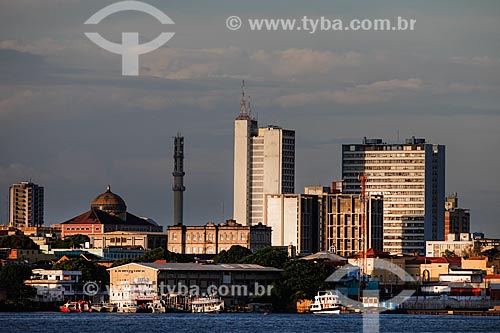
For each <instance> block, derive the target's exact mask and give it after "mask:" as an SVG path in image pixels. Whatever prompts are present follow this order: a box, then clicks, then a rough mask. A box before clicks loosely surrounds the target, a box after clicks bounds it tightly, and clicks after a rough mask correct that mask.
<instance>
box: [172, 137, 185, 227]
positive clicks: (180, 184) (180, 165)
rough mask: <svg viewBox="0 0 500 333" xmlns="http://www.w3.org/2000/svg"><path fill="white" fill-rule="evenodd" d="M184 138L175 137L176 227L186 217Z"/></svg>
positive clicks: (173, 188)
mask: <svg viewBox="0 0 500 333" xmlns="http://www.w3.org/2000/svg"><path fill="white" fill-rule="evenodd" d="M185 174H186V173H185V172H184V137H183V136H181V134H180V133H177V136H176V137H174V172H172V175H173V176H174V186H172V190H173V191H174V225H182V224H183V215H184V211H183V210H184V207H183V206H184V198H183V196H184V191H185V190H186V188H185V187H184V175H185Z"/></svg>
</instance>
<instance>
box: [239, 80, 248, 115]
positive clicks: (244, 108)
mask: <svg viewBox="0 0 500 333" xmlns="http://www.w3.org/2000/svg"><path fill="white" fill-rule="evenodd" d="M240 114H241V115H246V114H248V112H247V106H246V102H245V80H242V81H241V106H240Z"/></svg>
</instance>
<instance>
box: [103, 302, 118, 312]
mask: <svg viewBox="0 0 500 333" xmlns="http://www.w3.org/2000/svg"><path fill="white" fill-rule="evenodd" d="M102 308H103V312H116V310H117V309H118V306H117V305H116V304H113V303H104V304H103V305H102Z"/></svg>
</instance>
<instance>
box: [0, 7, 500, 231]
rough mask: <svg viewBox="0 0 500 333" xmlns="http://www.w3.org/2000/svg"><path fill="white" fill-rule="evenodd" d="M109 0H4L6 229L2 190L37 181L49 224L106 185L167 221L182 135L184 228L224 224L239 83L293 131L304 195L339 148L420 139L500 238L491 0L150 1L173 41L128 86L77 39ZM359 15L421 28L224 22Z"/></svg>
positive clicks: (1, 185)
mask: <svg viewBox="0 0 500 333" xmlns="http://www.w3.org/2000/svg"><path fill="white" fill-rule="evenodd" d="M111 2H112V1H109V3H111ZM107 3H108V2H106V3H103V2H102V1H76V0H75V1H71V2H67V1H64V2H63V1H59V0H50V1H44V2H43V4H42V2H40V1H28V0H22V1H16V2H15V3H13V2H10V1H9V2H8V3H7V2H6V1H0V8H1V9H2V10H0V22H1V23H0V28H1V29H2V34H3V36H4V37H3V38H2V40H0V153H1V156H2V157H1V158H0V210H1V211H2V212H1V213H0V221H2V222H5V221H6V218H5V214H6V209H5V207H6V202H5V199H1V198H5V197H6V194H7V189H8V185H9V184H11V183H13V182H17V181H20V180H23V179H27V178H30V177H31V178H32V179H33V180H34V181H35V182H38V183H40V184H42V185H44V186H45V187H46V196H47V198H46V199H47V200H46V220H47V221H48V222H49V223H56V222H60V221H62V220H65V219H68V218H70V217H72V216H74V215H76V214H78V213H80V212H81V211H83V210H85V209H88V205H89V204H90V201H91V200H92V199H93V198H94V196H96V195H97V194H98V193H100V192H102V191H104V189H105V185H106V184H108V183H110V184H111V186H112V188H113V190H114V191H116V192H117V193H119V194H120V195H122V196H123V197H124V199H125V200H126V202H127V205H128V206H129V208H130V210H131V211H132V212H134V213H137V214H139V215H144V216H150V217H152V218H153V219H155V220H157V221H158V222H159V223H161V224H162V225H164V226H166V225H167V224H170V223H171V215H172V214H171V212H172V210H171V207H172V196H171V190H170V188H171V169H172V161H171V156H172V147H171V146H172V136H173V135H175V133H177V131H181V132H182V133H183V134H184V135H185V136H186V168H187V178H186V186H187V191H186V214H185V215H186V220H187V223H188V224H201V223H204V222H206V221H207V220H216V221H220V220H221V219H222V215H223V214H222V205H223V204H224V216H225V217H226V218H229V217H231V210H232V149H233V146H232V128H233V120H234V117H235V115H236V114H237V113H238V110H239V99H240V87H239V85H240V80H241V79H243V78H244V79H246V80H247V93H248V94H249V95H251V96H252V104H253V109H254V113H255V114H256V115H258V118H259V122H260V124H262V125H266V124H270V123H277V124H279V125H282V126H283V127H288V128H294V129H296V131H297V184H296V189H297V191H301V189H302V187H303V186H305V185H310V184H328V183H329V182H330V181H332V180H334V179H338V178H339V177H340V145H341V144H342V143H345V142H357V141H359V140H361V138H362V137H363V136H373V137H382V138H384V139H386V140H387V141H395V140H396V135H397V134H396V133H397V132H398V131H399V133H400V136H401V138H403V137H406V136H411V135H417V136H422V137H426V138H427V139H428V140H430V141H432V142H436V143H442V144H445V145H446V146H447V190H448V191H450V192H455V191H457V192H459V193H460V196H461V203H462V204H463V206H465V207H467V208H471V209H472V214H473V222H472V223H473V229H474V230H482V231H485V232H487V234H489V235H491V236H496V237H500V230H499V229H498V227H497V223H498V217H497V214H496V210H495V209H496V207H498V204H499V203H500V202H499V199H498V198H500V190H499V189H500V178H499V176H498V173H497V170H498V169H499V168H500V158H499V157H498V156H497V155H498V154H495V153H494V152H496V151H498V146H499V145H500V134H499V131H498V127H499V125H500V109H499V107H498V106H499V105H500V76H499V75H498V73H499V70H500V64H499V60H498V54H497V50H496V47H495V46H494V45H498V41H499V39H498V38H499V37H498V34H497V33H496V32H497V31H498V30H499V28H500V21H499V20H498V17H497V16H498V15H497V14H495V13H496V12H495V10H496V9H497V8H498V4H497V3H495V2H485V4H483V5H482V6H480V7H481V8H478V7H479V6H474V7H472V5H470V6H469V5H463V6H455V5H454V4H455V3H454V2H453V3H452V2H449V3H447V5H446V6H445V5H444V4H431V3H430V2H429V3H423V2H419V3H418V4H417V3H415V2H411V3H410V2H409V3H407V5H409V7H405V6H403V5H395V4H393V3H391V6H390V8H389V7H388V6H385V7H384V6H382V7H384V8H382V7H380V6H379V7H377V8H375V7H374V5H371V4H366V5H365V6H360V5H356V6H350V7H353V8H347V7H345V6H344V5H343V4H342V3H339V2H336V3H333V2H327V1H324V2H323V1H317V2H315V5H314V6H311V8H306V7H305V6H304V5H303V4H302V3H299V2H293V3H292V4H289V3H288V2H287V3H286V4H287V5H286V6H284V5H283V4H284V3H282V2H279V1H277V2H273V3H272V4H269V3H265V2H257V3H252V5H249V4H246V3H242V2H238V3H236V2H235V3H231V4H225V5H224V6H223V4H222V3H221V2H217V1H215V2H211V3H210V5H208V4H204V3H199V4H197V6H195V5H194V4H186V3H185V2H184V1H172V2H169V3H168V4H166V3H165V2H161V1H156V2H155V1H153V2H152V4H154V5H157V6H158V7H159V8H161V9H163V10H165V11H166V12H167V13H168V14H169V16H171V17H172V18H173V19H174V21H175V22H176V25H175V26H174V27H173V28H174V31H175V32H176V36H175V37H174V38H173V39H172V41H171V42H169V43H167V46H166V47H164V48H161V49H159V50H156V51H154V52H152V53H150V54H148V55H144V56H141V58H140V63H141V76H139V77H136V78H130V77H122V76H121V75H120V57H119V56H118V55H113V54H110V53H108V52H106V51H104V50H102V49H100V48H98V47H97V46H95V45H94V44H92V43H91V42H90V41H88V40H87V39H86V38H85V37H84V36H83V31H84V29H85V27H84V26H83V24H82V22H84V21H85V19H86V18H88V16H90V15H91V14H92V13H93V12H95V10H97V9H99V8H101V7H102V6H104V4H107ZM408 8H409V9H408ZM472 8H474V11H473V12H471V10H470V9H472ZM56 9H57V10H56ZM361 9H362V12H366V13H369V14H370V15H371V16H374V15H378V16H380V17H384V16H387V15H407V16H409V17H411V16H413V15H414V16H415V17H416V18H417V22H418V24H417V31H415V32H412V33H397V34H394V33H346V34H343V33H331V32H322V33H320V34H317V35H307V34H298V33H290V34H287V33H278V32H275V33H258V34H257V33H255V32H250V31H247V30H242V31H238V32H229V31H227V30H225V28H224V19H225V16H226V17H227V16H228V15H234V14H238V15H242V16H243V17H250V16H254V17H272V16H273V15H275V16H276V17H284V16H285V15H289V16H293V17H300V16H302V15H308V16H314V15H317V16H320V15H331V16H333V17H357V15H361V14H360V13H361V12H360V10H361ZM202 12H203V14H200V13H202ZM226 14H227V15H226ZM120 15H121V14H117V16H116V17H114V18H110V22H107V23H106V22H105V23H103V26H102V27H99V29H100V30H99V32H102V33H103V35H105V36H109V38H111V39H113V38H115V39H116V38H117V36H118V37H119V35H118V34H117V33H118V32H120V31H121V30H120V29H123V27H124V26H128V24H130V25H131V28H134V29H135V28H137V29H141V30H140V31H141V32H144V33H143V35H144V38H145V40H147V39H148V38H150V37H154V36H156V33H157V30H158V27H157V26H156V25H152V24H150V22H149V19H148V17H147V16H138V17H136V16H134V15H132V14H130V13H128V14H126V15H125V14H124V16H120ZM367 15H368V14H367ZM371 16H370V17H371ZM124 17H125V18H126V20H121V19H123V18H124ZM374 17H375V16H374ZM14 18H15V19H14ZM464 18H469V19H468V20H464ZM125 23H126V24H125ZM306 161H307V162H306ZM2 202H3V203H2Z"/></svg>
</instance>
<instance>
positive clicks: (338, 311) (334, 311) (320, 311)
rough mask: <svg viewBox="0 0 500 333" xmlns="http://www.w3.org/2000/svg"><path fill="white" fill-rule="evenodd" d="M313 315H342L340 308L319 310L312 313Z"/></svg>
mask: <svg viewBox="0 0 500 333" xmlns="http://www.w3.org/2000/svg"><path fill="white" fill-rule="evenodd" d="M311 313H313V314H336V315H338V314H340V308H338V309H328V310H317V311H311Z"/></svg>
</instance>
